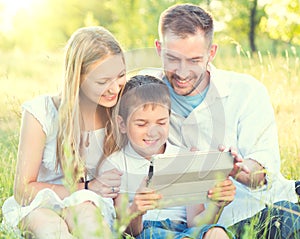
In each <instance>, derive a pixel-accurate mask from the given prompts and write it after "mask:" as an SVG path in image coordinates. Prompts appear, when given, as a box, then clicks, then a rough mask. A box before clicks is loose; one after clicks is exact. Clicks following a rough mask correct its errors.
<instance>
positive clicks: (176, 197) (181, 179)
mask: <svg viewBox="0 0 300 239" xmlns="http://www.w3.org/2000/svg"><path fill="white" fill-rule="evenodd" d="M152 165H153V176H152V177H151V179H150V180H149V187H150V188H152V189H155V190H156V191H157V192H158V193H160V194H162V196H163V198H162V199H161V200H160V202H159V208H162V207H171V206H182V205H190V204H198V203H205V202H208V200H209V199H208V198H207V192H208V190H209V189H211V188H213V187H214V185H215V184H216V183H217V182H219V181H223V180H224V179H225V178H226V177H227V176H228V174H229V173H230V171H231V170H232V168H233V158H232V156H231V154H230V153H229V152H220V151H210V152H200V151H196V152H187V153H184V154H176V155H157V156H155V157H153V159H152Z"/></svg>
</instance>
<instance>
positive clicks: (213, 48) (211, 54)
mask: <svg viewBox="0 0 300 239" xmlns="http://www.w3.org/2000/svg"><path fill="white" fill-rule="evenodd" d="M217 50H218V45H217V44H212V45H211V47H210V51H209V59H208V60H209V61H210V62H212V61H213V60H214V58H215V56H216V54H217Z"/></svg>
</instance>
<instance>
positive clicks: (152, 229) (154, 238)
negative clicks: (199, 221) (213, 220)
mask: <svg viewBox="0 0 300 239" xmlns="http://www.w3.org/2000/svg"><path fill="white" fill-rule="evenodd" d="M143 226H144V229H143V231H142V233H141V234H140V235H138V236H137V237H136V239H162V238H163V239H165V238H170V239H179V238H182V237H190V238H194V239H202V238H203V236H204V234H205V233H206V232H207V231H208V230H209V229H210V228H212V227H221V228H223V229H224V230H225V231H226V232H227V234H228V235H229V236H230V237H231V238H233V239H235V237H234V235H233V234H232V233H231V232H230V231H228V230H227V229H225V228H224V227H223V226H221V225H218V224H209V225H202V226H200V227H191V228H188V227H187V224H186V223H184V222H180V223H177V222H173V221H171V220H169V219H166V220H164V221H144V223H143Z"/></svg>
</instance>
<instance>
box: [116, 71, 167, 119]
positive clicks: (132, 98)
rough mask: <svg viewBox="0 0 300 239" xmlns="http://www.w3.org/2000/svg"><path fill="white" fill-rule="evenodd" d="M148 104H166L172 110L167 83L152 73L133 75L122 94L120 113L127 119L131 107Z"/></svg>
mask: <svg viewBox="0 0 300 239" xmlns="http://www.w3.org/2000/svg"><path fill="white" fill-rule="evenodd" d="M147 104H152V105H153V106H155V105H164V106H166V107H168V109H169V110H170V109H171V99H170V93H169V89H168V87H167V85H166V84H165V83H164V82H163V81H162V80H160V79H158V78H156V77H154V76H150V75H136V76H133V77H131V78H130V80H129V81H128V82H127V83H126V84H125V87H124V89H123V92H122V95H121V96H120V104H119V110H118V112H119V115H120V116H122V118H123V119H124V120H127V118H128V115H129V114H130V113H131V109H133V108H137V107H139V106H142V105H147Z"/></svg>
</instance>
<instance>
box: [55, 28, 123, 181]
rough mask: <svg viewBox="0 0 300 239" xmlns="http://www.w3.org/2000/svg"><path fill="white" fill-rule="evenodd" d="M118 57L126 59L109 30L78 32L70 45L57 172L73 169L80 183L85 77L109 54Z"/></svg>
mask: <svg viewBox="0 0 300 239" xmlns="http://www.w3.org/2000/svg"><path fill="white" fill-rule="evenodd" d="M118 54H121V55H122V56H123V52H122V49H121V47H120V45H119V43H118V42H117V40H116V39H115V38H114V36H113V35H112V34H111V33H110V32H109V31H108V30H107V29H105V28H103V27H99V26H95V27H84V28H80V29H78V30H77V31H76V32H74V33H73V35H72V36H71V38H70V39H69V41H68V43H67V46H66V52H65V65H64V67H65V68H64V79H63V80H64V81H63V86H62V87H63V88H62V92H61V99H60V105H59V109H58V112H59V113H58V114H59V125H58V135H57V163H56V169H57V168H58V166H61V168H62V170H63V171H64V173H65V174H66V168H68V170H70V168H71V172H72V177H73V180H78V179H79V176H80V174H81V173H82V169H84V160H83V159H82V155H81V149H82V146H81V144H82V139H81V128H80V107H79V89H80V85H81V81H82V77H83V76H84V75H86V74H87V73H88V72H89V67H90V66H91V65H92V64H93V63H95V62H97V61H99V60H101V59H103V58H105V57H106V56H108V55H118ZM123 57H124V56H123ZM107 114H108V118H109V120H111V110H110V109H107ZM99 157H100V155H99Z"/></svg>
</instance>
